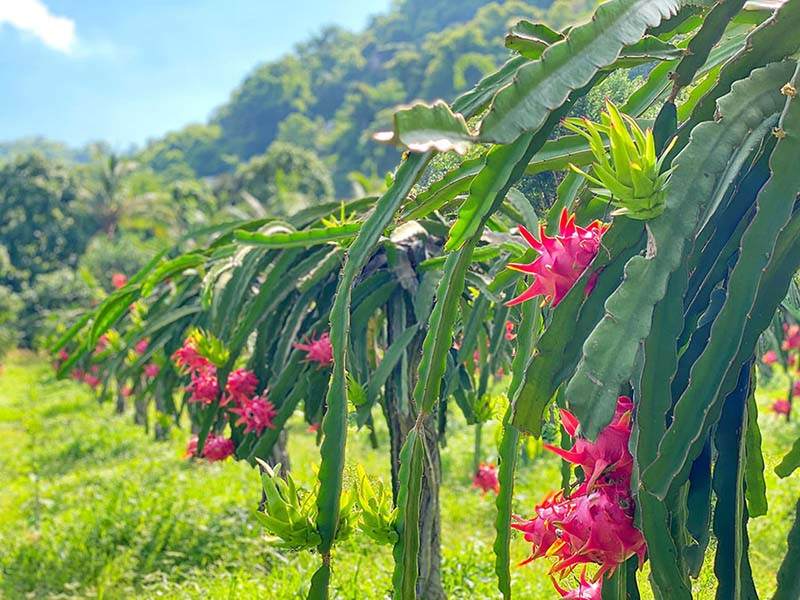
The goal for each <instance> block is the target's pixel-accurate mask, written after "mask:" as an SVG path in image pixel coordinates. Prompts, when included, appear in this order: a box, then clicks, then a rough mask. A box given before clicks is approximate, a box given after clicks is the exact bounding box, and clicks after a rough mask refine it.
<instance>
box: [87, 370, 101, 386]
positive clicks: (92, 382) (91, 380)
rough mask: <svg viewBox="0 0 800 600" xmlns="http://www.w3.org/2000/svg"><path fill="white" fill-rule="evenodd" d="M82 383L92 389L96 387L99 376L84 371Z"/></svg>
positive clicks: (98, 383) (98, 382)
mask: <svg viewBox="0 0 800 600" xmlns="http://www.w3.org/2000/svg"><path fill="white" fill-rule="evenodd" d="M83 383H85V384H86V385H88V386H89V387H90V388H92V389H96V388H97V386H99V385H100V378H99V377H98V376H97V375H93V374H92V373H84V375H83Z"/></svg>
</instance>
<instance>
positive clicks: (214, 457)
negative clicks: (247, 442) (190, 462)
mask: <svg viewBox="0 0 800 600" xmlns="http://www.w3.org/2000/svg"><path fill="white" fill-rule="evenodd" d="M197 444H198V440H197V436H196V435H193V436H192V437H191V438H189V443H188V444H186V452H185V453H184V455H183V457H184V458H191V457H193V456H197ZM235 449H236V447H235V446H234V444H233V440H231V439H228V438H225V437H222V436H217V435H214V434H213V433H209V434H208V437H207V438H206V443H205V444H204V445H203V458H205V459H206V460H207V461H209V462H216V461H220V460H225V459H226V458H228V457H229V456H231V455H232V454H233V452H234V450H235Z"/></svg>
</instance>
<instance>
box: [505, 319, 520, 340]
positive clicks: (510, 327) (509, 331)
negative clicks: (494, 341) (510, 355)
mask: <svg viewBox="0 0 800 600" xmlns="http://www.w3.org/2000/svg"><path fill="white" fill-rule="evenodd" d="M505 336H506V339H507V340H508V341H509V342H511V341H514V340H515V339H516V338H517V334H516V333H514V323H512V322H511V321H506V333H505Z"/></svg>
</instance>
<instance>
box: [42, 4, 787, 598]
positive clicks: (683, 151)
mask: <svg viewBox="0 0 800 600" xmlns="http://www.w3.org/2000/svg"><path fill="white" fill-rule="evenodd" d="M798 28H800V0H787V1H785V2H766V1H764V2H750V3H746V2H745V1H744V0H720V1H718V2H713V1H710V0H705V1H703V0H694V1H691V0H647V1H645V0H611V1H609V2H607V3H605V4H603V5H601V6H600V7H599V8H598V9H597V12H596V14H595V16H594V18H593V19H592V21H591V22H589V23H586V24H584V25H580V26H577V27H573V28H571V29H569V30H567V31H564V32H560V31H554V30H552V29H550V28H548V27H547V26H545V25H544V24H541V23H531V22H527V21H523V22H521V23H519V24H517V25H516V26H515V27H513V28H512V30H511V31H510V32H509V34H508V36H507V38H506V43H507V45H508V46H509V48H511V49H512V50H513V51H514V55H513V56H512V57H511V58H510V59H509V61H508V62H507V63H506V64H504V65H503V66H502V67H501V68H500V69H499V70H498V71H497V72H495V73H493V74H491V75H489V76H487V77H485V78H484V79H483V80H481V81H480V82H479V83H478V84H477V85H476V86H475V87H474V88H473V89H472V90H470V91H469V92H467V93H466V94H464V95H462V96H461V97H460V98H458V99H457V100H456V101H455V102H453V104H452V105H448V104H446V103H444V102H437V103H435V104H433V105H424V104H418V105H414V106H411V107H408V108H404V109H401V110H399V111H398V112H397V113H396V114H395V118H394V128H393V131H391V132H386V133H381V134H377V135H376V138H377V139H378V140H379V141H383V142H389V143H395V144H398V145H400V146H403V147H404V148H405V149H406V150H407V153H406V154H405V155H404V157H403V160H402V162H401V164H400V166H399V167H398V169H397V170H396V171H395V173H394V174H393V176H392V177H391V180H390V181H389V185H388V189H387V191H386V192H385V193H384V194H383V195H381V196H380V197H378V198H363V199H358V200H355V201H353V202H351V203H349V204H348V205H347V206H344V207H342V209H341V211H338V212H337V210H336V208H337V207H335V206H330V205H326V206H319V207H315V208H312V209H308V210H305V211H302V212H300V213H297V214H295V215H293V216H292V217H290V218H289V219H287V220H286V221H285V222H281V221H277V220H272V219H262V220H259V221H252V222H247V223H235V224H229V225H226V226H220V227H219V228H218V229H217V230H215V231H206V232H204V235H206V236H208V235H212V236H213V241H212V242H210V243H207V244H204V243H199V244H198V247H197V249H195V250H192V251H189V252H184V253H183V254H180V253H179V252H178V251H177V250H176V251H175V253H174V254H173V255H172V256H164V257H158V258H157V259H155V260H154V261H153V263H152V264H151V265H149V266H148V267H146V268H145V269H143V270H142V271H141V272H140V273H139V274H137V275H136V276H135V277H132V278H131V279H130V281H127V282H124V284H123V285H121V287H120V288H119V289H118V290H117V291H116V292H114V294H112V295H111V296H110V297H109V298H108V300H106V301H105V302H104V303H103V304H102V305H100V306H99V307H98V309H97V310H95V311H92V312H91V313H88V314H87V315H85V317H84V318H83V319H82V320H81V321H79V322H78V323H76V324H75V325H74V326H73V327H72V328H71V329H70V331H68V332H67V334H65V335H64V337H63V338H62V339H61V340H60V341H59V343H58V344H57V345H56V350H61V349H62V348H67V347H69V348H70V349H71V351H70V352H68V353H67V355H66V356H64V357H63V361H62V364H61V366H60V369H61V372H62V373H68V372H69V371H70V370H72V369H74V368H76V367H77V368H79V369H81V370H83V371H84V373H85V372H90V373H91V371H92V368H93V366H96V367H98V369H97V372H96V373H93V376H95V377H98V378H99V380H98V385H103V386H106V385H109V382H111V381H116V382H117V386H116V387H117V388H118V389H119V390H123V389H126V388H125V386H131V387H130V389H131V391H132V394H133V395H134V396H136V397H137V398H140V397H142V398H145V399H147V398H154V399H155V405H156V407H157V409H158V410H159V411H160V412H161V413H162V414H164V415H170V416H172V417H173V418H174V419H176V420H179V419H180V415H182V414H188V415H189V416H190V418H191V421H192V423H193V425H194V427H195V428H196V430H197V439H196V442H195V444H194V446H193V448H192V451H193V452H195V453H196V454H198V455H202V456H206V457H208V458H210V459H213V458H217V457H220V456H224V455H228V454H231V453H232V454H233V455H234V456H235V457H236V458H238V459H242V460H249V461H250V462H252V463H253V464H259V465H260V466H261V468H262V471H263V475H262V483H263V490H264V500H263V511H262V512H261V513H260V514H261V519H262V522H263V524H264V526H265V527H266V528H267V530H268V531H270V533H271V534H273V535H274V536H276V537H277V538H279V539H281V540H282V543H283V544H285V545H286V546H287V547H290V548H294V549H298V550H312V551H315V552H318V553H319V556H320V561H321V564H320V567H319V568H318V570H317V571H316V572H315V573H314V574H313V576H312V578H311V583H310V589H309V592H308V597H309V598H325V597H328V594H329V588H330V580H331V574H332V570H333V569H335V560H334V558H335V555H334V553H333V552H332V550H333V549H334V546H335V544H336V541H337V540H340V539H342V538H343V537H345V536H347V535H350V534H351V533H352V532H353V531H354V530H356V529H357V530H358V531H360V532H363V533H364V534H365V535H368V536H369V537H371V538H372V539H373V540H375V541H377V542H379V543H387V544H391V545H392V547H393V555H394V558H395V569H394V573H393V579H392V581H393V590H394V591H393V593H394V597H396V598H403V599H405V598H415V597H419V598H426V599H428V598H439V597H443V596H444V591H443V589H442V584H441V577H440V569H439V566H440V565H439V560H440V559H439V556H440V554H439V549H438V539H439V538H438V528H439V509H438V489H439V485H440V483H441V477H440V468H441V467H440V461H439V450H438V441H439V439H441V437H442V436H443V435H444V434H445V431H446V422H447V419H446V415H447V411H448V406H449V405H450V404H451V401H453V402H454V403H455V404H456V405H457V406H458V408H459V409H460V410H461V411H462V412H463V413H464V415H465V416H466V418H467V420H468V422H471V423H479V422H480V421H481V420H482V419H483V416H482V414H483V412H484V408H483V403H484V398H485V395H486V391H487V386H488V383H489V380H490V378H491V377H492V376H493V375H494V374H496V373H497V372H498V370H500V369H502V370H503V371H504V372H508V373H510V384H509V389H508V398H509V400H510V404H509V407H508V410H507V412H506V414H505V415H504V417H503V435H502V440H501V442H500V445H499V450H498V454H499V465H498V469H497V473H496V476H497V479H498V480H497V483H496V485H495V481H494V479H493V471H492V469H491V468H489V467H487V466H484V467H482V468H481V467H479V470H478V472H477V473H476V474H477V476H478V477H477V478H476V484H478V485H481V486H483V487H486V488H490V489H495V488H496V489H497V496H496V504H497V519H496V524H497V527H496V540H495V544H494V555H495V570H496V574H497V582H498V589H499V591H500V592H501V593H502V595H503V596H504V597H506V598H508V597H511V594H512V590H511V577H510V564H511V562H512V557H511V556H510V550H509V540H510V536H511V531H512V528H513V529H517V530H520V531H522V532H524V535H525V539H527V540H528V541H529V542H530V543H531V545H532V552H531V555H530V560H546V561H551V562H552V563H553V567H552V575H553V585H554V588H555V590H556V592H557V593H558V594H559V595H561V596H562V597H565V598H576V599H580V598H582V599H594V598H601V597H602V598H635V597H638V580H637V578H636V576H635V573H636V571H637V569H639V568H641V567H642V566H643V565H644V563H647V564H648V567H649V573H650V578H649V585H650V586H651V587H652V589H653V592H654V593H655V595H656V597H658V598H670V599H672V598H675V599H682V598H691V597H692V586H691V578H692V577H697V576H698V574H699V572H700V568H701V566H702V564H703V562H704V560H705V557H706V554H707V553H710V552H713V554H714V558H713V561H714V572H715V575H716V577H717V580H718V584H717V586H718V589H717V597H718V598H741V597H750V598H752V597H757V595H758V594H757V590H756V589H755V585H754V583H753V579H752V575H751V572H750V564H749V551H750V550H749V540H748V537H747V522H748V520H749V519H752V518H757V517H759V516H762V515H763V514H765V513H766V511H767V502H766V489H765V488H766V485H765V480H764V476H763V470H764V464H763V459H762V457H761V450H760V433H759V429H758V422H757V419H756V410H755V400H754V389H755V368H756V367H755V363H756V358H755V355H756V353H757V352H759V347H758V340H759V338H760V337H761V335H762V333H763V332H764V331H765V330H767V329H769V328H770V326H771V323H772V322H773V319H774V315H775V313H776V310H777V309H778V307H779V305H780V304H781V301H782V300H783V299H784V297H785V296H786V294H787V291H788V290H789V288H790V286H791V284H792V278H793V276H794V274H795V272H796V271H797V269H798V267H800V238H798V233H800V212H798V211H797V210H796V202H797V198H798V193H800V171H799V170H798V169H797V168H796V164H795V163H796V159H797V156H798V155H799V154H800V103H798V101H797V100H796V95H797V86H798V84H799V83H800V74H799V72H798V66H797V63H796V60H795V59H796V56H797V53H798V50H800V37H799V36H797V34H796V32H797V31H798ZM645 65H646V72H647V77H646V80H645V81H644V83H643V84H642V85H641V87H640V88H639V89H637V91H636V92H635V93H634V94H633V95H632V96H631V97H630V98H629V99H628V100H627V101H626V102H625V104H624V105H623V106H620V107H616V106H614V105H613V104H611V103H608V104H607V107H606V111H605V113H604V114H603V116H602V119H601V122H600V123H591V122H588V121H586V120H581V119H571V118H567V119H565V117H567V116H568V115H569V113H570V111H571V110H572V108H573V105H574V104H575V102H576V101H577V100H578V99H580V98H581V97H583V96H585V95H586V94H587V93H588V92H589V91H590V90H591V89H592V88H593V87H595V86H596V85H598V84H599V83H600V82H602V81H603V80H604V79H605V78H607V77H608V76H609V75H610V74H611V73H613V72H614V71H616V70H619V69H630V68H634V67H642V66H645ZM650 115H655V119H649V118H648V116H650ZM469 148H473V149H475V148H478V151H477V153H475V154H474V156H475V157H474V158H470V159H468V160H464V161H461V162H459V163H458V164H457V166H455V167H454V168H452V169H451V170H450V171H448V172H447V173H445V174H444V176H443V177H442V178H441V179H439V180H437V181H435V182H434V183H432V184H430V185H428V186H427V187H421V186H419V185H417V184H418V182H419V181H420V180H421V178H422V177H423V176H424V175H425V173H426V172H427V169H428V168H429V164H430V161H431V159H432V158H433V157H434V156H435V155H436V154H438V153H442V152H449V151H455V152H465V151H467V149H469ZM546 171H560V172H562V173H565V175H564V177H563V180H562V182H561V184H560V186H559V189H558V196H557V198H556V200H555V203H554V204H553V206H552V207H551V208H550V209H549V211H548V213H547V214H546V215H536V214H535V212H534V211H533V209H532V207H531V205H530V203H529V202H528V201H527V200H526V199H525V198H524V196H522V195H521V194H520V193H519V192H518V191H517V190H516V189H515V188H514V185H515V184H516V183H517V182H518V181H519V180H520V179H521V178H522V177H523V176H524V175H526V174H528V175H532V174H537V173H541V172H546ZM540 217H541V219H540ZM539 221H541V223H542V224H541V225H540V226H539V229H538V231H537V230H536V227H537V225H538V223H539ZM517 232H518V233H519V237H518V236H517V235H515V234H516V233H517ZM532 232H536V233H532ZM509 322H510V323H511V326H510V328H509V326H507V323H509ZM189 332H191V333H189ZM103 335H105V336H106V337H105V338H104V342H103V344H105V346H103V347H101V349H100V350H99V352H98V351H96V350H97V347H96V346H97V343H98V341H99V340H100V339H101V336H103ZM787 335H791V334H790V332H789V331H787ZM144 340H147V347H146V348H145V347H144V345H140V346H139V347H138V351H137V349H136V348H137V344H142V342H143V341H144ZM792 343H793V342H788V344H789V345H791V344H792ZM475 352H477V354H478V355H477V358H478V360H475V359H474V358H473V354H474V353H475ZM169 356H172V357H173V359H174V360H173V361H169V360H167V357H169ZM154 357H156V359H157V357H161V362H160V364H159V367H160V368H159V369H158V372H157V373H156V369H155V368H153V367H150V375H145V374H144V369H145V367H146V366H147V365H150V364H151V363H152V361H153V360H154ZM157 364H158V363H157ZM101 382H102V383H101ZM130 382H134V383H133V384H132V385H131V383H130ZM111 387H114V386H113V385H111ZM180 390H182V391H183V394H182V395H180V397H179V396H178V395H176V394H175V393H174V392H176V391H180ZM178 398H179V399H178ZM144 401H146V400H144ZM300 402H303V404H304V414H305V416H306V419H307V420H308V421H309V423H310V424H312V425H314V426H316V424H317V423H320V419H321V425H320V427H319V432H318V435H319V436H320V457H321V462H320V466H319V471H318V485H317V486H316V488H315V489H314V490H312V491H310V492H306V493H303V492H302V491H298V489H297V487H296V485H295V484H294V482H293V480H292V478H291V476H290V475H288V474H287V473H284V472H282V471H281V470H280V469H276V468H274V463H275V461H274V460H272V461H271V459H272V458H273V455H272V452H273V450H274V448H275V447H276V444H278V442H279V438H280V435H281V431H282V429H283V426H284V425H285V423H286V421H287V419H288V418H289V417H290V416H291V415H292V414H293V413H294V412H295V410H296V409H297V407H298V405H299V404H300ZM376 405H378V406H380V407H381V409H382V413H383V416H384V418H385V419H386V422H387V426H388V428H389V432H390V438H391V463H392V485H391V490H389V489H385V488H383V486H381V485H373V483H372V482H371V481H370V478H369V477H368V475H367V474H366V473H362V474H361V475H360V476H359V477H358V482H357V485H356V489H355V490H352V491H345V490H344V489H343V488H344V478H343V471H344V466H345V452H346V445H347V436H348V431H349V429H350V428H349V427H348V425H349V423H351V422H354V423H355V424H356V425H358V426H359V427H366V428H368V429H370V428H372V427H373V423H374V422H373V419H374V416H373V408H375V407H376ZM553 422H557V423H558V424H559V427H560V431H561V443H560V444H559V445H558V446H554V445H553V446H548V448H549V449H550V450H552V451H553V452H555V453H556V454H558V455H559V456H561V457H562V459H563V460H564V461H565V462H566V463H567V464H572V465H575V468H574V469H567V470H565V477H564V481H563V482H562V489H561V490H560V491H557V492H555V493H552V494H550V495H548V496H547V497H545V498H544V499H543V500H542V502H541V503H540V504H539V505H537V506H536V507H535V508H533V507H531V508H530V509H529V510H528V511H527V512H528V517H527V518H526V517H520V518H517V519H512V503H513V497H514V473H515V468H516V463H517V459H518V456H519V447H520V444H521V440H522V438H523V437H524V436H527V435H530V436H535V437H541V435H542V432H543V429H544V426H545V425H546V424H548V423H553ZM798 466H800V442H799V443H798V444H797V445H795V447H794V448H792V449H790V450H789V452H788V453H787V455H786V457H785V458H784V460H783V461H782V463H781V464H780V465H779V467H778V469H777V471H778V474H779V475H780V476H788V475H789V474H791V473H792V472H793V471H794V470H795V469H796V468H797V467H798ZM712 536H713V537H714V538H715V540H716V541H715V543H714V544H710V543H709V542H710V539H711V537H712ZM798 553H800V523H796V524H795V526H794V528H793V529H792V531H791V532H790V534H789V549H788V554H787V557H786V559H785V561H784V563H783V566H781V568H780V570H779V571H778V573H777V582H776V587H777V592H776V594H775V596H774V597H775V598H778V599H783V598H796V597H798V590H800V573H798V571H797V569H795V568H794V567H793V564H794V563H795V562H796V560H797V559H798Z"/></svg>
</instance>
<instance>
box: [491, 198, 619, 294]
mask: <svg viewBox="0 0 800 600" xmlns="http://www.w3.org/2000/svg"><path fill="white" fill-rule="evenodd" d="M607 230H608V225H607V224H605V223H601V222H600V221H593V222H592V223H590V224H589V226H588V227H579V226H577V225H576V224H575V215H570V214H568V213H567V211H566V209H564V210H562V211H561V220H560V222H559V225H558V233H557V234H556V236H555V237H549V236H548V235H547V234H546V233H545V230H544V227H543V226H541V225H540V226H539V238H540V239H536V237H534V236H533V234H531V233H530V232H529V231H528V230H527V229H525V227H523V226H522V225H520V226H519V232H520V234H521V235H522V237H523V238H525V241H527V242H528V244H530V246H531V247H532V248H533V249H534V250H536V251H537V252H538V253H539V256H538V257H536V260H534V261H533V262H532V263H528V264H520V263H512V264H510V265H508V267H509V268H510V269H514V270H516V271H520V272H522V273H527V274H529V275H533V276H534V280H533V283H532V284H531V286H530V287H529V288H528V289H527V290H525V291H524V292H523V293H522V294H520V295H519V296H517V297H516V298H513V299H512V300H510V301H508V302H507V303H506V304H507V305H508V306H513V305H515V304H519V303H521V302H525V301H526V300H531V299H532V298H536V297H537V296H542V297H543V304H547V303H548V302H549V303H550V304H551V306H552V307H553V308H555V307H556V306H558V304H559V302H561V300H563V299H564V296H566V295H567V292H569V291H570V290H571V289H572V286H573V285H575V282H576V281H577V280H578V279H579V278H580V277H581V275H583V272H584V271H585V270H586V268H587V267H588V266H589V264H590V263H591V262H592V260H594V257H595V256H597V252H598V251H599V250H600V240H601V238H602V237H603V234H604V233H605V232H606V231H607ZM592 283H593V282H591V281H590V284H589V285H588V286H587V290H586V292H587V293H589V292H591V287H592Z"/></svg>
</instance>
